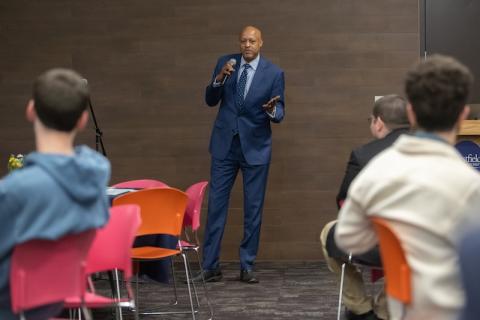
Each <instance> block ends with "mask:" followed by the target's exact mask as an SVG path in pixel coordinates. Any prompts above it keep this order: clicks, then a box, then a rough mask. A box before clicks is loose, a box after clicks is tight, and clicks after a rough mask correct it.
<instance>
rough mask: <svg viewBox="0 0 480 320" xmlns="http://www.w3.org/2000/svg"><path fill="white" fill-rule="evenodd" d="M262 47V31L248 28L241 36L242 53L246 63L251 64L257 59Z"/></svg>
mask: <svg viewBox="0 0 480 320" xmlns="http://www.w3.org/2000/svg"><path fill="white" fill-rule="evenodd" d="M262 45H263V41H262V35H261V33H260V30H258V29H256V28H252V27H247V28H245V29H244V30H243V31H242V33H241V34H240V52H241V53H242V56H243V59H245V61H247V62H250V61H252V60H253V59H255V58H256V57H257V56H258V53H259V52H260V48H261V47H262Z"/></svg>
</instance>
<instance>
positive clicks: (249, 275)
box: [238, 270, 259, 283]
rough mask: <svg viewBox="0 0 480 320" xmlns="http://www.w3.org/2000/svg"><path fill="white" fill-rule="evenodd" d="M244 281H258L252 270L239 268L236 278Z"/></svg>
mask: <svg viewBox="0 0 480 320" xmlns="http://www.w3.org/2000/svg"><path fill="white" fill-rule="evenodd" d="M238 280H240V281H242V282H245V283H258V282H259V281H258V279H257V277H255V273H254V272H253V270H240V278H239V279H238Z"/></svg>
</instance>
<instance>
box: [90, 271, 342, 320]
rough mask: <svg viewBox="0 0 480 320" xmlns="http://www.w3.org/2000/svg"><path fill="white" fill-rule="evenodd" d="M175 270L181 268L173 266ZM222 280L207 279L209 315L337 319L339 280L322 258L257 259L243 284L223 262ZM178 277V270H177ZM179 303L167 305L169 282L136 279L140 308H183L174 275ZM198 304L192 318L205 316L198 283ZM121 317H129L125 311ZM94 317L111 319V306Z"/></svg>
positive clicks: (182, 288) (183, 288)
mask: <svg viewBox="0 0 480 320" xmlns="http://www.w3.org/2000/svg"><path fill="white" fill-rule="evenodd" d="M178 269H179V270H177V272H178V273H180V272H181V270H183V269H180V268H178ZM222 270H223V274H224V279H223V281H222V282H218V283H209V284H208V292H209V296H210V300H211V302H212V305H213V309H214V319H218V320H237V319H238V320H240V319H262V320H263V319H265V320H270V319H276V320H282V319H316V320H318V319H336V312H337V303H338V296H337V294H338V285H337V281H336V280H335V276H334V275H333V274H332V273H330V272H329V270H328V269H327V266H326V264H325V263H324V262H285V263H281V262H260V263H257V265H256V270H257V275H258V278H259V280H260V283H259V284H244V283H241V282H239V281H236V280H235V278H236V277H237V276H238V273H239V271H238V264H237V263H225V264H223V265H222ZM178 278H180V275H179V276H178ZM178 282H179V284H178V292H179V303H178V305H176V306H173V305H169V302H170V301H171V300H172V299H173V289H172V288H173V287H172V285H166V284H160V283H154V282H152V281H143V283H140V285H139V288H140V289H139V290H140V294H139V297H140V311H142V310H145V309H148V308H150V307H152V306H161V307H162V308H161V310H168V311H178V310H183V311H185V310H186V311H188V310H189V302H188V295H187V285H186V283H185V282H184V281H183V280H182V279H179V280H178ZM96 286H97V288H100V290H107V289H108V288H109V287H108V281H106V280H99V281H97V284H96ZM197 289H198V292H199V299H200V304H201V306H200V309H199V313H197V315H196V318H197V319H209V317H210V314H209V312H208V307H207V305H206V303H205V300H204V298H203V297H204V291H203V288H197ZM124 314H125V316H124V319H133V316H132V315H131V312H129V311H125V312H124ZM191 318H192V316H191V313H190V314H181V315H163V316H158V315H156V316H151V315H148V316H147V315H141V319H191ZM94 319H99V320H106V319H115V317H114V315H113V314H112V312H111V311H100V312H98V311H97V312H95V313H94Z"/></svg>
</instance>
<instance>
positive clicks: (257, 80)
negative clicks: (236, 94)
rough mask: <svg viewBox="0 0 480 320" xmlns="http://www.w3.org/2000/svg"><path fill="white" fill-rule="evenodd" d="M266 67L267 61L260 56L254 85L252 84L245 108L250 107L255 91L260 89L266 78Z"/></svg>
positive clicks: (254, 76) (253, 81) (253, 80)
mask: <svg viewBox="0 0 480 320" xmlns="http://www.w3.org/2000/svg"><path fill="white" fill-rule="evenodd" d="M265 67H266V64H265V60H263V58H262V56H260V60H259V61H258V66H257V70H256V71H255V74H254V75H253V79H252V83H251V84H250V88H249V89H248V92H247V96H246V97H245V103H244V105H245V106H248V105H249V103H250V101H251V100H252V97H253V96H254V95H255V89H256V88H258V87H259V86H260V85H261V83H262V81H263V78H264V76H265V72H264V70H263V69H264V68H265Z"/></svg>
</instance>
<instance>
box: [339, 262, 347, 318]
mask: <svg viewBox="0 0 480 320" xmlns="http://www.w3.org/2000/svg"><path fill="white" fill-rule="evenodd" d="M345 265H346V262H344V263H343V264H342V272H341V274H340V290H339V294H338V311H337V320H340V313H341V312H342V295H343V278H344V276H345Z"/></svg>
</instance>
